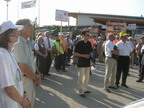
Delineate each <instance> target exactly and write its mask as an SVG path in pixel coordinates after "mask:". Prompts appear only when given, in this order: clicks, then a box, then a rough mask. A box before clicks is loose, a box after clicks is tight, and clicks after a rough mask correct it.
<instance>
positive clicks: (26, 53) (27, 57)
mask: <svg viewBox="0 0 144 108" xmlns="http://www.w3.org/2000/svg"><path fill="white" fill-rule="evenodd" d="M13 53H14V55H15V58H16V60H17V62H18V63H26V64H27V65H28V66H30V67H31V68H32V71H33V73H35V72H36V64H35V62H34V55H33V52H32V50H31V48H30V45H29V43H28V41H27V40H25V39H24V38H23V37H22V36H19V40H18V42H17V43H16V44H15V45H14V47H13Z"/></svg>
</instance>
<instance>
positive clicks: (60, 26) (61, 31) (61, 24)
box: [60, 21, 62, 32]
mask: <svg viewBox="0 0 144 108" xmlns="http://www.w3.org/2000/svg"><path fill="white" fill-rule="evenodd" d="M60 32H62V21H61V26H60Z"/></svg>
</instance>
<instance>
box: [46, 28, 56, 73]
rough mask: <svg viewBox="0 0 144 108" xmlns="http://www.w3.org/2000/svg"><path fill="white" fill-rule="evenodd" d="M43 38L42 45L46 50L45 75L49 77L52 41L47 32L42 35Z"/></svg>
mask: <svg viewBox="0 0 144 108" xmlns="http://www.w3.org/2000/svg"><path fill="white" fill-rule="evenodd" d="M44 35H45V37H44V45H45V47H46V49H47V57H46V64H45V65H46V75H48V76H50V74H49V70H50V67H51V64H52V57H53V47H54V44H53V40H52V39H51V38H50V37H51V35H50V33H49V31H46V32H45V33H44Z"/></svg>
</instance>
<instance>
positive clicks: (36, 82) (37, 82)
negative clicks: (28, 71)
mask: <svg viewBox="0 0 144 108" xmlns="http://www.w3.org/2000/svg"><path fill="white" fill-rule="evenodd" d="M35 84H36V85H37V86H39V85H40V84H41V76H40V75H36V80H35Z"/></svg>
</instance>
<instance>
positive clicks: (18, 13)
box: [17, 0, 19, 19]
mask: <svg viewBox="0 0 144 108" xmlns="http://www.w3.org/2000/svg"><path fill="white" fill-rule="evenodd" d="M17 19H19V0H18V14H17Z"/></svg>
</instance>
